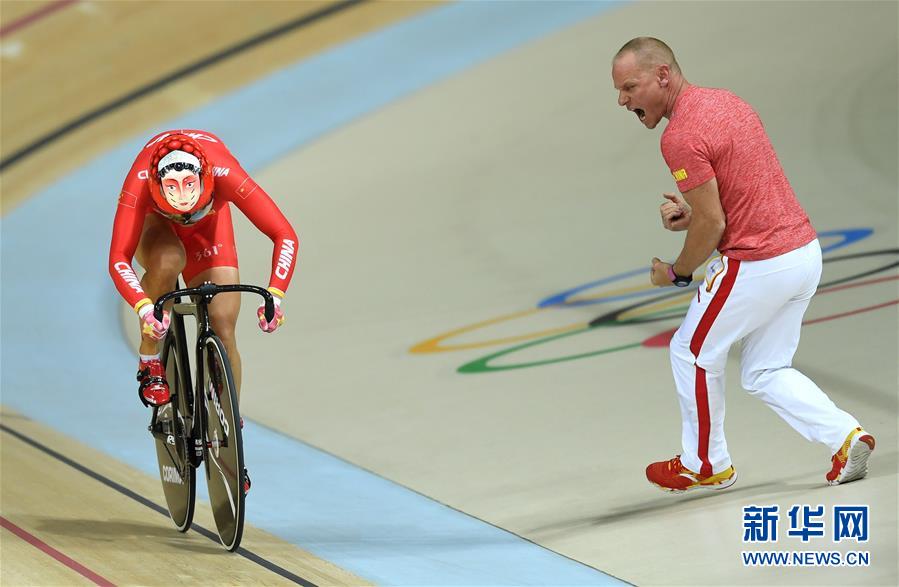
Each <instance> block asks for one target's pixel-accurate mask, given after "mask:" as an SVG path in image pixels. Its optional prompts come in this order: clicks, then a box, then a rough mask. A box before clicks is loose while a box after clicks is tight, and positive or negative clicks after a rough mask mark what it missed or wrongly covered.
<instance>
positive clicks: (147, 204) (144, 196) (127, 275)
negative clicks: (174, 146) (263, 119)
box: [109, 129, 298, 310]
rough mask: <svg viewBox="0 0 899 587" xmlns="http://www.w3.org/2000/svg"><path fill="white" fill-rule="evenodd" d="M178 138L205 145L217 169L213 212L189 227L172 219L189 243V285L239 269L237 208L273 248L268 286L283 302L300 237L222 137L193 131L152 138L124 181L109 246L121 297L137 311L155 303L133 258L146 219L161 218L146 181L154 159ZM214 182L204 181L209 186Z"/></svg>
mask: <svg viewBox="0 0 899 587" xmlns="http://www.w3.org/2000/svg"><path fill="white" fill-rule="evenodd" d="M174 133H184V134H187V135H189V136H191V137H193V138H194V139H195V140H196V141H198V142H199V143H200V145H201V146H202V147H203V150H204V152H205V153H206V157H207V158H208V159H209V161H210V163H211V164H212V166H213V168H214V176H215V178H214V181H215V187H214V190H213V195H212V208H211V209H210V210H209V212H208V213H207V214H206V215H205V216H204V217H203V218H201V219H200V220H199V221H197V222H196V223H194V224H190V225H183V224H178V223H177V222H175V221H173V220H170V219H168V222H169V224H170V225H171V227H172V230H173V232H174V233H175V234H176V235H177V236H178V238H179V239H180V240H181V242H182V243H183V244H184V249H185V253H186V256H187V264H186V266H185V268H184V271H183V276H184V279H185V281H187V282H189V281H190V280H191V279H192V278H193V277H194V276H196V275H197V274H198V273H200V272H201V271H204V270H206V269H209V268H210V267H223V266H225V267H237V250H236V248H235V246H234V232H233V228H232V226H231V212H230V206H229V204H232V203H233V204H234V205H235V206H237V208H238V209H239V210H240V211H241V212H243V213H244V215H245V216H246V217H247V218H248V219H249V220H250V222H252V223H253V225H254V226H255V227H256V228H258V229H259V230H260V231H261V232H263V233H265V235H266V236H268V237H269V238H270V239H271V240H272V242H273V243H274V245H275V247H274V252H273V254H272V273H271V278H270V279H269V287H271V288H273V289H274V290H275V293H280V294H281V295H282V297H283V293H284V292H286V291H287V286H288V284H289V283H290V278H291V276H292V275H293V270H294V268H295V267H296V260H297V246H298V239H297V234H296V232H294V230H293V228H292V227H291V226H290V223H289V222H288V221H287V219H286V218H285V217H284V215H283V214H282V213H281V210H279V209H278V206H277V205H275V203H274V202H273V201H272V199H271V198H270V197H269V196H268V194H266V193H265V191H264V190H263V189H262V188H261V187H259V186H258V185H256V182H254V181H253V179H252V178H251V177H250V176H249V174H247V172H246V171H244V169H243V168H242V167H241V166H240V164H239V163H238V162H237V159H235V158H234V156H233V155H232V154H231V152H230V151H228V148H227V147H226V146H225V145H224V143H222V141H221V140H220V139H219V138H218V137H217V136H215V135H213V134H212V133H209V132H206V131H202V130H192V129H184V130H177V131H166V132H163V133H160V134H158V135H156V136H155V137H153V139H152V140H150V142H149V143H147V145H146V146H144V148H143V149H142V150H141V152H140V153H138V155H137V158H136V159H135V160H134V164H133V165H132V166H131V171H129V172H128V176H127V177H126V178H125V183H124V185H123V186H122V192H121V194H119V205H118V208H117V209H116V215H115V221H114V223H113V229H112V243H111V244H110V247H109V274H110V275H111V276H112V280H113V282H115V286H116V288H117V289H118V290H119V293H120V294H122V297H124V298H125V300H127V302H128V303H129V304H131V306H132V307H133V308H135V310H137V309H139V308H140V307H141V306H143V305H144V304H146V303H148V302H149V301H150V299H149V298H148V296H147V294H146V293H144V290H143V289H142V288H141V286H140V282H139V280H138V279H137V276H136V275H135V274H134V269H133V268H132V267H131V259H132V258H133V257H134V252H135V251H136V250H137V245H138V243H139V242H140V237H141V231H142V229H143V226H144V219H145V218H146V216H147V214H157V213H158V212H157V211H156V206H155V205H154V203H153V198H152V197H151V196H150V189H149V184H148V182H147V174H148V169H147V168H148V166H149V161H150V155H151V153H152V151H153V147H154V146H155V144H156V143H157V142H158V141H160V140H161V139H163V138H165V137H166V136H168V135H170V134H174ZM210 179H211V178H203V180H204V181H210Z"/></svg>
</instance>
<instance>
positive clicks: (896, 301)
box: [802, 300, 899, 326]
mask: <svg viewBox="0 0 899 587" xmlns="http://www.w3.org/2000/svg"><path fill="white" fill-rule="evenodd" d="M893 304H899V300H893V301H892V302H884V303H882V304H878V305H876V306H868V307H867V308H859V309H858V310H852V311H849V312H843V313H842V314H833V315H831V316H824V317H823V318H815V319H813V320H806V321H805V322H803V323H802V325H803V326H805V325H807V324H817V323H818V322H827V321H828V320H836V319H837V318H844V317H846V316H853V315H855V314H862V313H864V312H870V311H872V310H879V309H880V308H886V307H887V306H892V305H893Z"/></svg>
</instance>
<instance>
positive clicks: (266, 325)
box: [256, 296, 284, 332]
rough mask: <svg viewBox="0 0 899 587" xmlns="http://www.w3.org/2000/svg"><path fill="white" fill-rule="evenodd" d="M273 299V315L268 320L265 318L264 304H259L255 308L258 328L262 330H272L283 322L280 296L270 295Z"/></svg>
mask: <svg viewBox="0 0 899 587" xmlns="http://www.w3.org/2000/svg"><path fill="white" fill-rule="evenodd" d="M272 298H274V300H275V317H274V318H272V321H271V322H269V321H267V320H266V319H265V304H260V305H259V308H258V309H257V310H256V316H258V317H259V328H261V329H262V332H274V331H275V330H276V329H277V328H278V327H279V326H281V325H282V324H284V312H283V311H282V310H281V298H279V297H278V296H272Z"/></svg>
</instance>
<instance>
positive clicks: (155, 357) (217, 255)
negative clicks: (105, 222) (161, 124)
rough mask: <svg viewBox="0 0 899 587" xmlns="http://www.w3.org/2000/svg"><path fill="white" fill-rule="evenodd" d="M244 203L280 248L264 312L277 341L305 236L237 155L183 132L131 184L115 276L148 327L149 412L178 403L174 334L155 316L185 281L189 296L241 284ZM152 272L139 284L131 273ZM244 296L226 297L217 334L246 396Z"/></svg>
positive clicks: (143, 359)
mask: <svg viewBox="0 0 899 587" xmlns="http://www.w3.org/2000/svg"><path fill="white" fill-rule="evenodd" d="M232 203H233V204H234V205H235V206H237V208H238V209H239V210H240V211H241V212H243V213H244V215H246V217H247V218H248V219H249V220H250V222H252V223H253V225H254V226H256V228H258V229H259V230H260V231H262V232H263V233H265V235H266V236H268V237H269V238H270V239H271V240H272V242H273V243H274V252H273V254H272V273H271V278H270V280H269V288H268V289H269V291H270V292H272V294H273V295H274V298H275V305H276V310H275V317H274V318H273V320H272V322H267V321H266V320H265V317H264V316H263V315H262V306H260V307H259V309H258V310H257V316H258V317H259V327H260V328H261V329H262V330H263V331H264V332H273V331H274V330H275V329H276V328H277V327H278V326H279V325H281V324H282V323H283V321H284V314H283V311H282V310H281V300H282V299H283V297H284V292H286V291H287V287H288V284H289V283H290V279H291V277H292V275H293V271H294V267H295V266H296V259H297V245H298V240H297V235H296V232H294V230H293V228H292V227H291V226H290V223H289V222H288V221H287V219H286V218H285V217H284V215H283V214H282V213H281V211H280V210H279V209H278V206H277V205H276V204H275V203H274V202H273V201H272V199H271V198H270V197H269V196H268V194H266V193H265V191H263V189H262V188H260V187H259V186H258V185H256V183H255V182H254V181H253V179H252V178H251V177H250V176H249V175H248V174H247V172H246V171H244V170H243V168H242V167H241V166H240V163H238V162H237V159H235V158H234V156H233V155H232V154H231V152H230V151H228V149H227V147H225V145H224V143H222V141H221V139H219V138H218V137H217V136H215V135H213V134H212V133H209V132H206V131H202V130H177V131H175V130H173V131H166V132H163V133H160V134H158V135H156V136H155V137H153V139H151V140H150V142H149V143H147V145H146V146H144V148H143V149H142V150H141V152H140V153H139V154H138V155H137V158H136V159H135V161H134V164H133V165H132V166H131V171H129V172H128V176H127V177H126V178H125V183H124V185H123V186H122V191H121V193H120V194H119V203H118V208H117V210H116V216H115V222H114V224H113V232H112V243H111V245H110V248H109V273H110V275H111V276H112V280H113V281H114V282H115V285H116V288H117V289H118V290H119V293H121V294H122V297H124V298H125V300H127V301H128V303H129V304H130V305H131V306H132V307H133V308H134V310H135V312H137V313H138V316H139V317H140V321H141V343H140V365H139V367H138V380H139V381H140V389H139V395H140V398H141V401H143V402H144V404H145V405H148V406H149V405H156V406H158V405H163V404H165V403H168V402H169V401H170V399H171V398H170V394H169V388H168V383H167V382H166V381H165V369H164V367H163V366H162V364H161V362H160V360H159V340H160V339H161V338H162V337H163V335H164V334H165V332H166V330H167V329H168V325H169V316H168V312H165V315H164V317H163V320H162V321H161V322H160V321H157V320H156V318H155V317H154V316H153V312H152V309H153V304H152V303H153V301H154V300H156V298H158V297H159V296H161V295H162V294H164V293H166V292H168V291H171V290H172V288H173V286H174V284H175V280H176V279H177V277H178V275H179V274H181V275H183V278H184V281H185V282H186V284H187V286H188V287H194V286H197V285H200V284H202V283H203V282H205V281H211V282H214V283H217V284H219V285H223V284H233V283H239V281H240V279H239V273H238V266H237V250H236V248H235V244H234V231H233V227H232V225H231V207H230V204H232ZM132 257H136V258H137V260H138V262H139V263H140V264H141V266H142V267H143V268H144V271H145V273H144V275H143V277H141V278H140V280H138V278H137V276H136V275H135V273H134V269H133V268H132V266H131V259H132ZM239 310H240V294H238V293H225V294H219V295H217V296H216V297H215V298H214V299H213V301H212V303H211V304H210V305H209V318H210V321H211V323H212V328H213V329H214V330H215V332H216V334H217V335H218V336H219V337H220V338H221V339H222V342H223V343H224V345H225V348H226V350H227V352H228V356H229V357H230V359H231V363H232V367H233V371H234V379H235V382H236V384H237V386H238V390H239V389H240V376H241V362H240V354H239V353H238V351H237V344H236V341H235V338H234V326H235V324H236V322H237V314H238V312H239Z"/></svg>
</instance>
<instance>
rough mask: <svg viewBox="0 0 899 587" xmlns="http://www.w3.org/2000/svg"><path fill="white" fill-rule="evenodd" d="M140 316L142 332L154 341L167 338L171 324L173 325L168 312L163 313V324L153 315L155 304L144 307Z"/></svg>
mask: <svg viewBox="0 0 899 587" xmlns="http://www.w3.org/2000/svg"><path fill="white" fill-rule="evenodd" d="M139 314H140V319H141V322H142V324H141V332H142V333H143V334H145V335H147V336H149V337H150V338H152V339H153V340H160V339H161V338H162V337H163V336H165V333H166V332H167V331H168V329H169V324H171V323H172V317H171V316H170V315H169V312H168V310H163V311H162V322H160V321H159V320H157V319H156V316H154V315H153V304H146V305H145V306H143V307H142V308H141V309H140V311H139Z"/></svg>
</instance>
